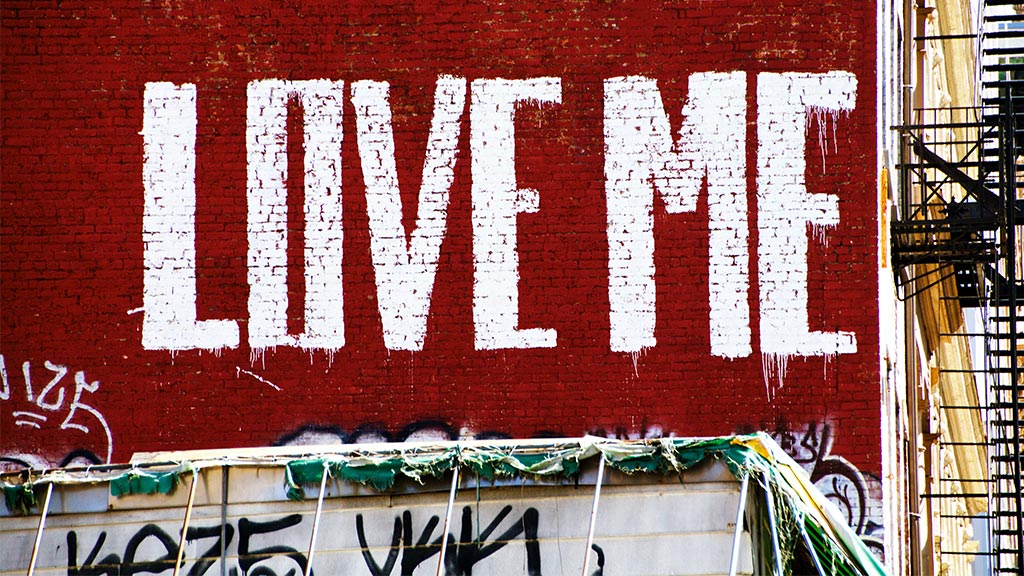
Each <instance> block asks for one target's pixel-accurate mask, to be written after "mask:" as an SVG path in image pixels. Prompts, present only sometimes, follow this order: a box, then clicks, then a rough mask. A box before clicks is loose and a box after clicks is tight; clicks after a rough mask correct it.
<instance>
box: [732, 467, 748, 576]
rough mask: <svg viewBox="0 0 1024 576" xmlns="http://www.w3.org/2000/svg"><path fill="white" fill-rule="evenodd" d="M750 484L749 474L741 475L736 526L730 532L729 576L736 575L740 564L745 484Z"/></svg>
mask: <svg viewBox="0 0 1024 576" xmlns="http://www.w3.org/2000/svg"><path fill="white" fill-rule="evenodd" d="M749 484H750V475H749V474H744V475H743V482H742V483H741V484H740V502H739V504H738V505H737V506H736V528H735V529H734V530H733V532H732V556H731V557H730V558H729V576H736V570H738V569H739V564H740V535H741V534H743V512H745V511H746V509H747V486H748V485H749Z"/></svg>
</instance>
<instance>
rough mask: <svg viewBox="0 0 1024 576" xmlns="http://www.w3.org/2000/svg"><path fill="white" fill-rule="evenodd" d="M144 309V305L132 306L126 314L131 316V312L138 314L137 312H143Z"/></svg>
mask: <svg viewBox="0 0 1024 576" xmlns="http://www.w3.org/2000/svg"><path fill="white" fill-rule="evenodd" d="M145 311H146V307H145V306H139V307H138V308H132V309H131V310H129V311H127V312H126V314H127V315H128V316H131V315H132V314H138V313H139V312H145Z"/></svg>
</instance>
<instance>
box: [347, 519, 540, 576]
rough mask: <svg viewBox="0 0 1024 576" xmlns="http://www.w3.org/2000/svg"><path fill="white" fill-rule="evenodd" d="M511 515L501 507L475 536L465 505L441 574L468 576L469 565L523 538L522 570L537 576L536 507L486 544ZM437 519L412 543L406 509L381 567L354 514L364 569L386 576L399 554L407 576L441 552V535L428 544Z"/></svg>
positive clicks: (538, 546)
mask: <svg viewBox="0 0 1024 576" xmlns="http://www.w3.org/2000/svg"><path fill="white" fill-rule="evenodd" d="M511 512H512V506H505V507H504V508H502V509H501V511H500V512H498V514H497V515H496V516H495V517H494V519H493V520H492V521H491V522H490V523H489V524H488V525H487V526H486V527H484V528H483V529H482V530H481V531H480V533H479V536H477V535H475V533H474V530H473V509H472V508H471V507H469V506H466V507H465V508H463V509H462V531H461V534H460V536H459V539H458V541H456V540H455V537H454V536H453V535H452V534H448V535H447V537H448V548H447V550H446V551H445V558H444V566H445V574H447V575H450V576H463V575H465V576H471V575H472V574H473V566H474V565H475V564H476V563H477V562H480V561H481V560H483V559H485V558H487V557H488V556H490V555H491V554H494V553H495V552H497V551H498V550H501V549H502V548H504V547H505V546H506V545H507V544H508V543H509V542H510V541H511V540H513V539H515V538H517V537H519V535H520V534H522V535H523V537H524V539H525V542H526V571H527V574H529V575H530V576H539V575H540V573H541V571H540V544H539V542H538V541H537V524H538V519H539V513H538V512H537V509H536V508H527V509H526V511H525V512H524V513H523V515H522V516H521V517H520V518H519V520H517V521H515V522H513V523H512V524H511V525H510V526H509V527H508V528H506V529H505V531H504V532H502V533H501V534H499V535H498V536H496V537H495V538H494V540H493V541H491V542H488V539H489V538H490V537H491V534H492V533H493V532H494V531H495V530H496V529H497V528H498V526H499V525H500V524H501V523H502V521H504V520H505V518H506V517H507V516H508V515H509V514H510V513H511ZM439 522H440V519H439V518H438V517H437V516H436V515H435V516H431V517H430V520H428V521H427V524H426V526H424V527H423V530H422V531H421V532H420V536H419V538H418V539H417V540H416V541H415V542H413V525H412V524H413V523H412V514H411V513H410V512H409V511H408V510H406V511H405V512H403V513H402V516H401V518H399V517H398V516H396V517H395V527H394V532H393V533H392V536H391V545H390V547H389V548H388V555H387V559H386V560H385V561H384V565H383V566H381V565H380V564H378V563H377V561H376V559H375V558H374V556H373V554H372V553H371V552H370V548H369V545H368V544H367V542H366V534H365V532H364V531H363V515H362V514H358V515H356V536H357V537H358V538H359V546H360V547H361V548H362V551H363V559H364V560H365V561H366V566H367V568H369V569H370V574H372V575H373V576H389V575H390V574H391V571H392V570H393V569H394V567H395V563H396V561H397V560H398V556H399V553H401V555H402V563H401V568H400V571H401V572H400V573H401V576H411V575H412V573H413V570H415V569H416V567H417V566H419V565H420V564H421V563H422V562H424V561H426V560H427V559H429V558H430V557H431V556H434V555H436V554H438V553H440V552H441V537H442V536H441V535H438V536H437V538H434V539H433V541H431V536H432V535H433V533H434V529H435V528H436V527H437V525H438V523H439Z"/></svg>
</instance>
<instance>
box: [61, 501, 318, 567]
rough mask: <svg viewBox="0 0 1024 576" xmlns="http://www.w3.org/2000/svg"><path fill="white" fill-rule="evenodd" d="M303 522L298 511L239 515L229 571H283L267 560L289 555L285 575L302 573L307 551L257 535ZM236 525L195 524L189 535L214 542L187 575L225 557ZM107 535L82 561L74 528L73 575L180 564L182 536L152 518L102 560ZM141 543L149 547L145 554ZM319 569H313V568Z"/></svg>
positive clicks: (70, 561)
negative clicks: (261, 517)
mask: <svg viewBox="0 0 1024 576" xmlns="http://www.w3.org/2000/svg"><path fill="white" fill-rule="evenodd" d="M301 522H302V516H301V515H299V514H292V515H290V516H285V517H283V518H278V519H276V520H270V521H266V522H257V521H253V520H249V519H247V518H241V519H239V521H238V567H237V568H234V567H233V568H231V570H230V571H229V574H231V575H232V576H237V575H238V574H239V569H241V573H242V574H245V575H247V576H277V572H276V571H275V570H274V569H273V568H271V567H270V566H269V565H268V564H267V563H264V562H265V561H268V560H271V559H274V558H287V559H289V560H291V561H292V562H293V563H294V564H295V566H293V567H291V568H290V569H289V570H288V571H287V572H286V573H285V574H284V576H296V574H304V573H305V570H306V555H305V554H303V553H301V552H299V551H298V550H296V549H294V548H290V547H288V546H267V547H264V548H253V539H254V538H255V537H257V536H265V537H264V538H262V539H263V540H267V539H268V538H267V536H268V535H271V534H274V533H275V532H279V531H281V530H287V529H288V528H291V527H293V526H295V525H297V524H299V523H301ZM234 535H235V528H234V526H232V525H230V524H226V525H224V526H223V527H222V526H221V525H219V524H218V525H215V526H206V527H189V529H188V533H187V540H188V541H190V542H191V541H196V540H208V541H210V546H209V547H208V548H205V550H204V551H203V552H202V553H201V554H200V555H199V556H198V557H197V558H195V559H194V561H193V562H192V563H191V565H190V566H189V568H188V572H185V571H184V566H183V567H182V573H183V574H186V575H187V576H204V574H206V572H207V571H208V570H209V569H210V567H211V566H213V564H214V563H215V562H216V561H217V560H219V559H220V557H221V552H222V550H226V549H227V547H228V545H229V544H231V541H232V540H233V539H234ZM106 540H107V533H106V532H101V533H100V535H99V537H97V538H96V543H95V544H94V545H93V547H92V549H91V551H90V552H89V554H88V555H87V556H86V557H85V559H84V561H83V562H82V564H79V563H78V533H77V532H76V531H74V530H71V531H70V532H68V534H67V544H68V548H67V550H68V576H100V575H107V576H132V575H133V574H138V573H152V574H158V573H160V572H164V571H167V570H173V569H174V562H175V560H176V559H177V557H178V539H177V538H176V537H171V536H170V535H169V534H167V532H166V531H164V529H163V528H161V527H159V526H157V525H156V524H146V525H145V526H143V527H142V528H140V529H139V530H138V531H137V532H135V534H134V535H132V537H131V538H130V539H129V540H128V542H127V544H126V545H125V548H124V553H123V554H122V555H120V556H119V555H118V554H116V553H111V554H107V555H106V556H104V557H103V558H102V559H100V560H99V561H97V560H96V559H97V557H98V556H99V555H100V552H101V550H102V549H103V544H104V543H105V542H106ZM154 548H155V549H157V550H158V552H162V554H158V555H156V556H154V555H153V552H152V550H154ZM140 549H145V550H147V551H148V553H147V554H145V555H144V557H143V556H140V552H139V551H140ZM312 573H313V571H312V570H311V571H310V574H312Z"/></svg>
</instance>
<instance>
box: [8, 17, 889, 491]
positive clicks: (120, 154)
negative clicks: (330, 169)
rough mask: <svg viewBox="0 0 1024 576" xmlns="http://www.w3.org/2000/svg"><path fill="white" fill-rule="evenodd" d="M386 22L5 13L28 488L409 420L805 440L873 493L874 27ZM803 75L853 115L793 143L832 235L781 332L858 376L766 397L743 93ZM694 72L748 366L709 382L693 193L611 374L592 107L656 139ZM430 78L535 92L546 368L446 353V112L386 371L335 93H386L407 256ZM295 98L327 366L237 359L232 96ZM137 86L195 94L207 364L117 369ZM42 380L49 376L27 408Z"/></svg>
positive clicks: (452, 251)
mask: <svg viewBox="0 0 1024 576" xmlns="http://www.w3.org/2000/svg"><path fill="white" fill-rule="evenodd" d="M412 4H414V6H409V5H407V3H395V2H379V1H377V2H342V3H338V2H331V3H296V2H263V3H250V2H230V3H220V2H201V3H191V2H124V1H114V0H112V1H108V2H98V3H88V4H85V3H79V2H60V3H57V4H54V3H50V2H5V3H4V6H3V7H2V9H0V10H2V17H3V21H2V25H3V40H2V50H3V61H2V64H3V69H2V74H3V82H2V91H3V100H2V115H3V118H2V136H0V137H2V145H3V148H2V159H0V161H2V219H0V231H2V237H0V256H2V260H0V264H2V266H0V297H2V306H3V310H2V341H0V354H2V356H3V362H4V367H5V373H6V375H5V380H4V383H3V388H2V389H0V392H3V396H2V397H3V401H2V403H0V437H2V438H0V453H2V454H6V455H8V456H9V457H11V458H19V459H25V458H27V456H26V455H33V454H34V455H43V456H44V457H45V458H46V459H47V460H49V461H51V462H55V461H59V460H61V459H62V458H64V457H65V456H66V455H67V454H69V453H72V451H73V450H75V449H84V450H88V451H90V452H92V453H94V454H95V455H96V456H97V457H98V458H99V459H100V460H106V457H107V454H108V452H110V453H112V458H113V460H115V461H123V460H126V459H128V458H129V457H130V456H131V454H132V453H133V452H136V451H152V450H162V449H185V448H207V447H220V446H253V445H265V444H269V443H272V442H275V441H280V440H288V437H287V435H288V434H289V433H291V432H296V431H301V429H302V427H303V426H310V427H309V428H307V429H306V430H307V431H311V430H320V431H321V432H322V433H327V434H336V435H338V436H340V437H348V438H350V439H351V438H353V434H354V433H355V432H357V431H366V430H371V429H372V430H375V431H376V432H378V433H383V434H387V435H389V436H390V437H391V438H392V439H400V438H401V437H403V436H405V435H406V434H408V433H409V432H410V431H411V430H412V429H411V428H409V429H406V427H407V426H409V425H413V424H415V423H423V422H424V421H436V425H435V427H441V428H445V427H447V428H448V429H450V431H451V433H453V434H455V435H458V434H467V433H469V434H479V433H483V432H500V433H504V434H509V435H512V436H532V435H536V434H540V433H555V434H561V435H578V434H582V433H586V432H599V431H600V432H603V433H608V434H620V435H636V434H639V435H643V434H645V433H657V432H658V431H660V432H662V433H665V434H669V433H673V434H678V435H716V434H725V433H731V432H735V431H746V430H752V429H759V428H766V429H768V430H772V431H778V430H781V429H790V428H791V429H793V430H801V429H803V428H805V427H806V425H807V424H808V423H814V422H828V423H829V424H830V426H831V429H832V430H833V431H834V443H833V444H832V446H831V453H832V454H839V455H842V456H844V457H845V458H847V459H848V460H849V461H850V462H851V463H852V464H853V465H854V466H856V467H858V468H860V469H861V470H864V471H868V472H874V473H877V472H878V471H879V467H880V463H879V443H880V442H879V423H878V418H879V413H880V410H879V392H878V381H879V375H878V343H877V341H878V322H877V314H878V313H877V292H878V277H877V267H876V259H877V256H876V240H877V239H876V220H875V218H876V194H875V151H874V141H875V140H874V138H875V89H874V85H875V76H874V74H875V73H874V63H875V55H874V47H875V23H874V8H873V6H872V5H871V4H870V3H852V4H851V3H848V2H826V3H824V4H822V3H814V4H807V3H804V2H797V1H794V0H785V1H777V0H772V1H753V2H751V1H747V2H712V1H706V0H704V1H698V0H692V1H689V2H683V3H673V4H675V5H674V6H662V5H660V4H658V3H654V2H631V3H625V4H624V3H618V2H605V3H584V2H581V3H576V4H563V3H553V2H526V3H523V2H517V3H502V2H491V3H468V4H467V5H465V6H463V7H460V8H452V7H451V6H449V3H437V4H432V3H428V2H417V3H412ZM831 71H843V72H848V73H850V74H852V75H853V76H854V77H855V78H856V82H857V90H856V97H855V106H854V108H853V110H851V111H849V112H843V113H838V114H835V115H829V114H824V115H821V116H820V117H819V116H813V115H812V116H809V118H810V120H808V122H809V126H808V130H807V132H806V136H805V138H806V143H805V145H806V146H805V147H806V162H807V169H806V174H805V177H806V186H807V191H808V192H810V193H812V194H815V195H822V196H824V195H825V194H830V195H834V196H835V197H836V198H837V199H838V209H839V219H840V220H839V223H838V225H836V226H835V227H831V228H826V229H825V233H824V238H825V239H826V241H824V242H823V241H822V237H821V236H820V235H818V234H816V233H815V232H814V231H813V230H811V231H809V232H808V242H809V244H808V250H807V256H806V258H807V265H808V270H809V271H808V274H807V296H806V297H807V307H808V313H809V320H808V324H807V325H808V327H809V329H810V330H812V331H825V332H839V331H842V332H852V333H854V334H855V337H856V352H855V353H840V354H837V355H831V356H823V355H821V354H813V355H808V356H795V357H792V358H789V359H788V363H787V364H786V370H785V377H784V385H783V386H782V387H781V388H779V387H778V383H777V382H776V383H775V384H772V385H771V386H768V387H766V384H765V380H766V378H765V365H766V361H765V360H763V356H762V348H761V346H760V343H761V342H762V341H763V340H764V339H763V338H762V334H761V330H760V323H761V321H760V319H761V317H762V310H761V308H762V307H761V305H760V299H759V286H761V285H760V284H759V278H760V279H761V280H764V279H763V278H761V276H763V275H759V272H758V262H759V257H758V248H757V247H758V241H759V237H760V232H759V229H758V224H757V223H758V209H759V206H758V196H757V188H758V137H759V136H758V114H759V112H760V110H759V107H758V96H757V88H758V85H759V84H758V79H759V78H758V75H759V74H761V73H764V72H800V73H818V74H823V73H827V72H831ZM702 72H740V73H743V74H742V75H741V78H744V79H745V83H746V98H745V103H746V113H745V115H746V145H745V147H744V148H743V149H745V150H746V159H745V165H746V170H745V173H744V176H745V179H746V184H747V185H746V201H747V204H748V211H747V215H746V216H747V226H746V229H747V231H748V232H749V240H748V250H747V252H746V253H747V254H748V260H747V262H745V263H746V264H747V265H748V266H747V269H749V282H750V284H749V290H748V291H747V295H748V297H747V304H748V305H749V317H750V322H749V326H750V330H751V335H750V339H749V341H750V345H751V352H750V353H749V354H748V355H745V356H741V357H738V358H733V359H729V358H724V357H721V356H716V355H713V354H712V353H711V351H710V341H709V338H710V337H709V212H708V202H709V200H708V198H709V197H708V194H707V191H706V190H703V191H702V192H701V193H700V195H699V197H698V201H697V205H696V209H695V210H694V211H691V212H682V213H668V212H667V211H666V209H665V207H664V204H663V202H662V201H661V200H658V199H655V201H654V238H655V245H656V249H655V258H654V260H655V265H656V267H657V273H656V275H655V280H656V282H657V293H656V294H657V309H656V312H657V325H656V330H655V337H656V339H657V344H656V345H655V346H654V347H651V348H649V349H646V350H643V351H641V352H640V353H638V354H630V353H622V352H613V351H611V349H610V345H609V341H610V330H611V328H610V320H609V314H610V305H609V292H608V289H609V288H608V286H609V244H608V232H607V228H608V225H607V221H606V217H607V214H606V205H607V200H608V199H607V194H606V183H605V137H604V131H603V130H604V129H603V123H604V111H603V107H604V87H603V83H604V81H605V80H607V79H609V78H613V77H622V76H644V77H647V78H649V79H653V80H656V81H657V86H658V89H659V90H660V94H661V97H662V99H663V101H664V105H665V110H666V111H667V113H668V117H669V119H670V121H671V125H672V131H673V136H676V132H677V131H678V130H679V128H680V125H681V124H682V123H683V120H684V119H683V117H682V115H681V113H680V111H681V110H682V109H683V106H684V104H685V103H686V100H687V88H688V82H687V79H688V78H689V77H690V75H691V74H695V73H702ZM442 74H444V75H452V76H457V77H460V78H465V79H466V81H467V83H470V84H471V83H472V82H473V81H474V80H478V79H488V78H509V79H528V78H540V77H553V78H558V79H560V81H561V102H560V103H558V104H554V103H551V104H545V105H543V106H537V105H531V104H529V103H526V104H524V105H522V106H520V108H519V111H518V112H517V115H516V123H515V129H516V140H515V142H516V146H517V153H516V156H515V166H516V177H517V184H518V186H519V187H522V188H535V189H536V190H537V191H538V194H539V200H540V205H539V210H538V211H537V212H535V213H523V214H520V215H519V216H518V235H517V238H518V255H519V268H518V270H519V275H520V281H519V290H518V294H519V327H520V328H549V329H553V330H555V331H556V332H557V344H556V345H555V346H554V347H548V348H529V349H498V350H478V349H476V348H477V347H476V346H475V345H474V330H475V327H474V316H473V290H474V260H473V233H474V232H473V228H472V224H471V214H472V185H473V179H474V174H473V173H472V170H471V162H472V154H471V150H470V142H469V140H470V138H469V135H470V113H469V104H467V105H466V109H465V110H464V112H463V114H462V116H461V123H462V124H461V133H460V136H459V144H458V146H459V148H458V161H457V163H456V165H455V168H454V182H453V185H452V187H451V191H450V203H449V205H448V209H447V229H446V233H445V236H444V239H443V243H442V245H441V249H440V257H439V263H438V266H437V271H436V281H435V288H434V292H433V296H432V300H431V303H430V313H429V319H428V323H427V331H426V337H425V342H424V344H423V349H422V350H421V351H417V352H410V351H400V350H392V351H389V350H388V349H387V348H386V347H385V345H384V341H383V338H382V324H381V319H380V314H379V312H378V300H377V290H376V286H375V282H374V268H373V265H372V262H371V256H370V253H371V252H370V238H369V231H368V230H369V220H368V215H367V203H366V190H365V187H364V182H363V173H362V169H361V162H360V156H359V150H358V147H357V138H356V134H357V127H356V123H355V114H356V112H355V109H354V107H353V103H352V101H351V92H350V90H349V89H350V86H351V84H352V83H353V82H356V81H359V80H376V81H387V82H388V83H390V87H391V88H390V102H391V106H392V114H393V121H394V131H395V144H396V150H397V154H396V156H397V158H396V160H397V168H398V176H399V179H400V181H401V184H402V196H401V199H402V204H403V210H404V223H405V225H406V229H407V231H411V230H412V227H413V226H414V224H415V218H416V216H415V215H416V201H417V197H418V196H417V194H418V190H419V184H420V172H421V169H422V164H423V158H424V149H425V146H426V142H427V133H428V130H429V127H430V120H431V114H432V110H433V100H434V99H433V93H434V84H435V82H436V81H437V79H438V76H439V75H442ZM321 78H322V79H328V80H334V81H342V82H344V83H345V85H344V90H345V92H344V94H345V99H344V102H343V106H344V107H343V121H342V131H343V133H344V140H343V143H342V145H341V165H342V169H341V170H342V178H341V189H342V205H343V221H342V223H343V227H344V246H343V250H344V265H343V285H344V323H345V345H344V347H343V348H341V349H340V350H337V351H334V352H333V353H328V352H325V351H322V350H319V351H317V350H313V351H308V350H303V349H300V348H297V347H278V348H276V349H271V350H267V351H266V352H265V353H255V351H253V350H252V349H250V347H249V345H248V338H247V334H248V332H247V330H248V323H247V320H248V317H249V311H248V307H247V299H248V297H249V290H250V287H249V282H248V279H247V254H248V249H249V248H248V240H247V224H246V222H247V184H246V183H247V164H246V158H247V155H246V122H247V120H246V114H247V93H246V88H247V85H248V84H249V83H250V82H252V81H254V80H265V79H281V80H295V81H300V80H311V79H321ZM154 82H170V83H173V84H175V85H178V86H181V85H184V84H193V85H195V87H196V102H197V104H196V106H197V119H198V128H197V137H196V147H195V149H196V175H195V186H196V198H197V202H196V209H195V220H196V223H195V232H196V235H197V241H196V246H195V248H196V260H195V261H196V276H197V281H196V294H197V304H196V310H197V315H198V319H199V320H229V321H234V322H237V325H238V327H239V331H240V343H239V345H238V346H237V347H235V348H225V349H222V350H219V351H216V352H212V351H201V350H194V349H193V350H179V351H176V352H174V353H171V352H169V351H167V350H148V349H146V348H145V347H144V346H143V344H142V332H143V330H142V328H143V321H144V317H145V314H146V312H145V311H143V310H140V308H141V307H143V292H144V264H143V261H144V242H143V214H144V211H145V206H144V200H145V190H144V182H143V163H144V153H143V145H144V137H143V135H141V134H140V132H141V131H142V129H143V121H144V93H145V90H146V85H147V83H154ZM471 98H472V97H471V96H467V99H471ZM291 118H292V121H291V122H290V124H289V125H290V126H291V134H292V136H291V137H290V138H289V142H290V144H291V148H290V151H289V159H290V166H291V168H289V175H290V176H291V177H292V178H298V177H299V176H300V175H301V169H296V168H295V167H296V166H300V162H301V160H302V152H301V150H300V149H299V147H298V146H299V145H300V144H301V136H296V134H299V132H298V128H296V125H297V124H298V122H297V121H296V118H299V116H298V115H297V114H293V115H292V116H291ZM819 118H823V119H825V120H826V122H825V125H824V126H823V127H822V126H821V125H820V123H819ZM819 129H822V130H825V131H826V132H825V134H824V137H821V135H820V132H819ZM740 132H741V133H742V130H741V131H740ZM822 144H824V145H825V147H826V148H827V149H826V150H825V151H822V149H821V148H822V146H821V145H822ZM799 153H800V151H799V150H795V151H794V154H799ZM823 162H824V164H823ZM289 189H290V190H292V191H294V190H295V188H294V187H290V188H289ZM301 202H302V200H301V193H294V194H292V195H291V196H289V200H288V203H287V205H288V208H289V210H290V216H289V220H288V221H289V223H290V225H291V228H293V229H294V230H293V231H292V232H290V233H289V235H288V238H289V242H290V243H291V244H292V248H291V249H290V250H289V259H288V262H289V266H290V267H291V269H290V270H289V273H288V278H289V288H290V294H291V296H292V298H291V302H290V304H289V308H288V310H289V318H290V320H289V328H290V329H291V330H292V331H296V330H301V329H302V304H301V298H302V295H303V288H302V278H303V276H302V274H303V272H302V263H303V257H302V252H301V250H299V249H296V248H294V246H298V245H300V243H301V242H302V241H303V233H302V232H301V230H302V218H301V215H297V214H299V213H300V210H301V206H302V203H301ZM794 222H795V223H794V226H797V227H804V228H807V225H806V223H805V222H802V221H799V220H794ZM801 254H802V252H801ZM742 263H743V262H741V264H742ZM46 362H49V363H50V366H51V367H52V369H51V368H48V367H47V365H46V364H45V363H46ZM26 363H27V364H26ZM26 367H27V368H26ZM61 367H65V368H66V374H65V375H63V376H62V377H61V378H60V379H59V380H56V381H55V382H54V383H53V386H48V384H49V383H50V382H51V381H52V380H54V378H55V377H58V376H61V374H62V373H63V371H64V369H62V368H61ZM26 369H27V371H28V374H29V378H30V382H31V384H30V386H26V383H25V370H26ZM76 376H78V386H76V383H75V381H76ZM46 388H49V389H48V390H44V389H46ZM776 388H777V389H776ZM76 389H77V391H78V394H77V395H76ZM44 391H45V394H44ZM769 392H771V397H769ZM104 424H105V425H106V428H107V429H109V433H110V438H109V440H108V438H107V431H106V429H105V428H104ZM403 429H405V432H403Z"/></svg>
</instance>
